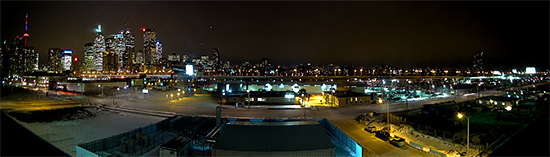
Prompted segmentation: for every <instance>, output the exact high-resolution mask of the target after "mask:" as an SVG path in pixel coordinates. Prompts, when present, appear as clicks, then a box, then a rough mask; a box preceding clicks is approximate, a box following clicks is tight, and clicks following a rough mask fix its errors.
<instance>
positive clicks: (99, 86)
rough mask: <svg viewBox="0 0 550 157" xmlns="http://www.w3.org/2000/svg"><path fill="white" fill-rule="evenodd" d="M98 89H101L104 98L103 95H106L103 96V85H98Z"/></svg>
mask: <svg viewBox="0 0 550 157" xmlns="http://www.w3.org/2000/svg"><path fill="white" fill-rule="evenodd" d="M97 87H98V88H101V95H102V96H103V95H104V94H103V87H101V84H98V85H97Z"/></svg>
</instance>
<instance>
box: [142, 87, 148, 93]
mask: <svg viewBox="0 0 550 157" xmlns="http://www.w3.org/2000/svg"><path fill="white" fill-rule="evenodd" d="M141 92H143V94H147V93H149V90H148V89H147V88H145V89H143V90H141Z"/></svg>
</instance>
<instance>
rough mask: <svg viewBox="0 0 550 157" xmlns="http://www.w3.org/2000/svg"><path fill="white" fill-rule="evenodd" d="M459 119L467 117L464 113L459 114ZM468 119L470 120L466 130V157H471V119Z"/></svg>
mask: <svg viewBox="0 0 550 157" xmlns="http://www.w3.org/2000/svg"><path fill="white" fill-rule="evenodd" d="M457 116H458V118H462V117H466V116H464V115H463V114H462V113H458V115H457ZM466 119H467V120H468V125H467V127H466V130H467V133H466V134H467V135H466V148H467V150H466V157H470V118H469V117H466Z"/></svg>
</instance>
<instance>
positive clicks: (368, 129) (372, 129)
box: [365, 126, 376, 133]
mask: <svg viewBox="0 0 550 157" xmlns="http://www.w3.org/2000/svg"><path fill="white" fill-rule="evenodd" d="M365 131H367V132H370V133H373V132H375V131H376V127H375V126H367V127H366V128H365Z"/></svg>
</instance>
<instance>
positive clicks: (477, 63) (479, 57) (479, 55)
mask: <svg viewBox="0 0 550 157" xmlns="http://www.w3.org/2000/svg"><path fill="white" fill-rule="evenodd" d="M474 71H483V52H481V51H477V52H476V53H474Z"/></svg>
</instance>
